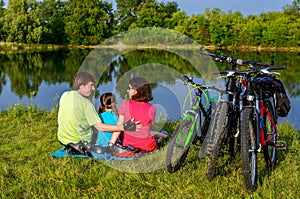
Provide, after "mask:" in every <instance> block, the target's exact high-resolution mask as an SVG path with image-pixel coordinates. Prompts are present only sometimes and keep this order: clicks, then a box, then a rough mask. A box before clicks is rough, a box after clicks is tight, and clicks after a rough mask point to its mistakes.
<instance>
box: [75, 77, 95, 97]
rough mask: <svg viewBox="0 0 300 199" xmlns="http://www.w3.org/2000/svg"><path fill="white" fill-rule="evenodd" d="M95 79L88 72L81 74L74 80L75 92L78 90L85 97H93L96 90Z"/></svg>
mask: <svg viewBox="0 0 300 199" xmlns="http://www.w3.org/2000/svg"><path fill="white" fill-rule="evenodd" d="M95 82H96V80H95V77H94V76H93V75H92V74H90V73H88V72H79V73H77V74H76V75H75V77H74V79H73V87H72V89H73V90H78V91H79V93H80V94H81V95H83V96H85V97H89V96H91V94H92V92H93V91H94V90H95V86H94V84H95Z"/></svg>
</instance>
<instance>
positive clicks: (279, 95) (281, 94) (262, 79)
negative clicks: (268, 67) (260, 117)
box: [253, 75, 291, 117]
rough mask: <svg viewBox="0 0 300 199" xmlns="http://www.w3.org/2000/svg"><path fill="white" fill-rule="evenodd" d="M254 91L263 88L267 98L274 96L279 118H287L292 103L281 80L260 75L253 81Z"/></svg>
mask: <svg viewBox="0 0 300 199" xmlns="http://www.w3.org/2000/svg"><path fill="white" fill-rule="evenodd" d="M253 86H254V89H257V88H259V87H261V86H262V87H263V90H264V95H265V97H266V98H269V97H271V96H274V100H275V109H276V111H277V114H278V116H280V117H286V116H287V115H288V113H289V111H290V109H291V102H290V99H289V97H288V96H287V94H286V91H285V88H284V85H283V83H282V81H281V80H279V79H276V78H275V77H274V76H271V75H258V76H257V77H256V78H255V79H254V81H253Z"/></svg>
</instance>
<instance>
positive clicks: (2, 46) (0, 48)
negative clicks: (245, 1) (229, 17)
mask: <svg viewBox="0 0 300 199" xmlns="http://www.w3.org/2000/svg"><path fill="white" fill-rule="evenodd" d="M203 47H204V49H210V50H242V51H274V52H300V47H263V46H203ZM63 48H69V49H72V48H73V49H74V48H75V49H76V48H77V49H95V48H112V49H120V50H121V49H125V48H159V49H160V48H161V49H172V48H173V49H174V48H175V49H194V48H199V45H194V44H191V45H174V46H167V45H164V44H155V45H122V44H115V45H95V46H85V45H76V46H75V45H67V46H66V45H52V44H19V43H5V42H0V52H7V51H19V50H58V49H63Z"/></svg>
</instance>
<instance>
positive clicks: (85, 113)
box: [57, 72, 140, 155]
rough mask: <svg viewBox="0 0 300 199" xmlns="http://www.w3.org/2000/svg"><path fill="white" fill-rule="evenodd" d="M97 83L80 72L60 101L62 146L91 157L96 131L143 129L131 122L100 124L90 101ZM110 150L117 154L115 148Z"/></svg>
mask: <svg viewBox="0 0 300 199" xmlns="http://www.w3.org/2000/svg"><path fill="white" fill-rule="evenodd" d="M95 82H96V81H95V78H94V76H93V75H92V74H90V73H88V72H79V73H77V74H76V75H75V77H74V79H73V87H72V90H71V91H66V92H64V93H63V94H62V96H61V98H60V102H59V111H58V133H57V136H58V140H59V141H60V143H61V144H63V145H65V146H66V147H67V148H69V149H70V150H71V151H73V152H72V153H78V154H84V155H90V154H89V148H90V146H91V145H92V144H93V143H91V141H92V137H93V128H94V129H96V130H97V131H108V132H120V131H124V128H125V129H128V128H129V129H131V130H132V129H133V130H135V129H136V127H137V128H138V129H139V128H140V125H136V123H133V122H131V121H129V122H128V123H127V124H126V125H109V124H104V123H102V122H101V120H100V118H99V116H98V113H97V111H96V109H95V107H94V105H93V104H92V102H91V95H92V93H93V92H94V91H95V85H94V84H95ZM111 148H112V149H114V150H115V151H114V152H116V150H117V149H116V146H113V147H111ZM74 150H75V151H74ZM114 152H113V153H114Z"/></svg>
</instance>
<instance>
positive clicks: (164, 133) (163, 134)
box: [155, 130, 168, 143]
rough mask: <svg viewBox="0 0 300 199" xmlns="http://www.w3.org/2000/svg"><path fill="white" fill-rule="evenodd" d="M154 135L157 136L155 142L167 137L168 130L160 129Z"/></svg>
mask: <svg viewBox="0 0 300 199" xmlns="http://www.w3.org/2000/svg"><path fill="white" fill-rule="evenodd" d="M155 136H156V137H157V138H156V142H157V143H159V142H161V140H162V139H164V138H167V137H168V132H167V131H165V130H160V131H159V132H158V133H157V134H156V135H155Z"/></svg>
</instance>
